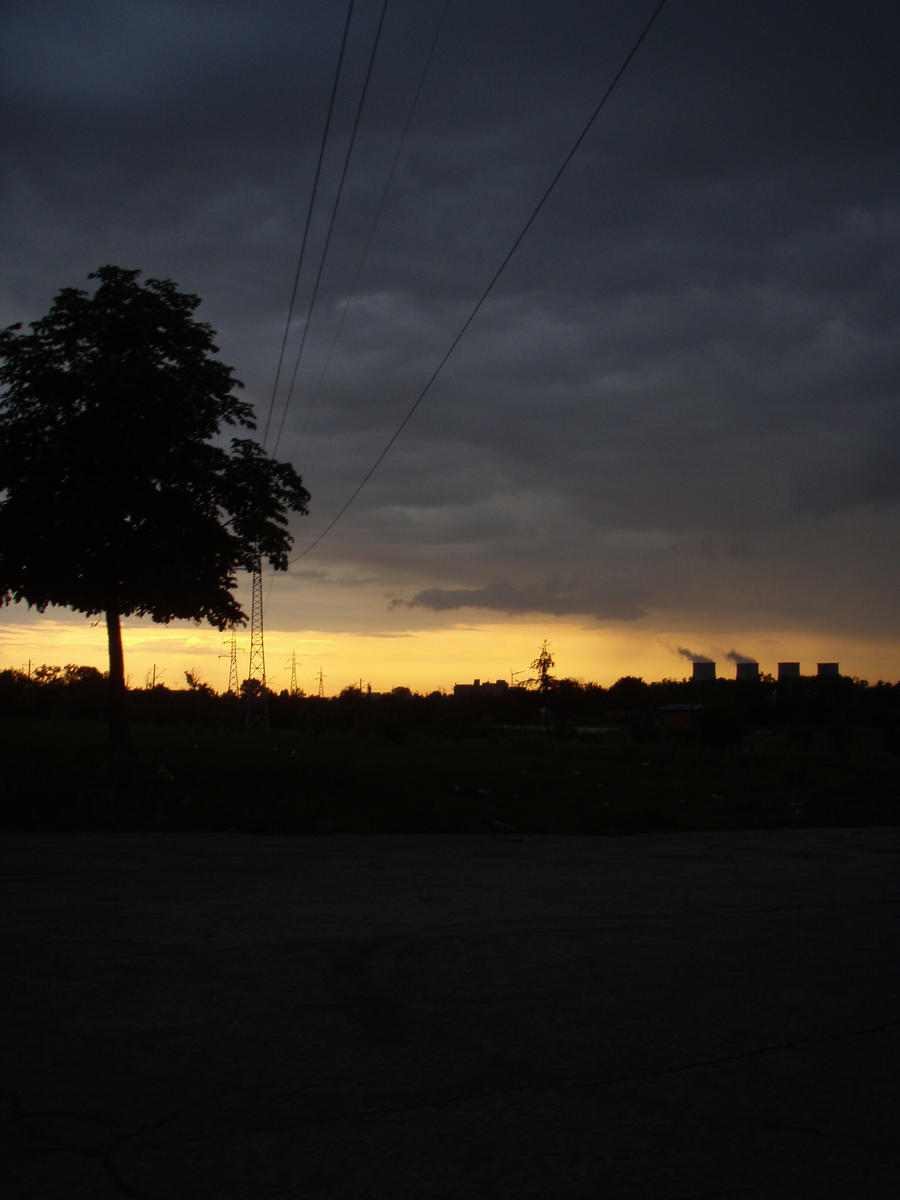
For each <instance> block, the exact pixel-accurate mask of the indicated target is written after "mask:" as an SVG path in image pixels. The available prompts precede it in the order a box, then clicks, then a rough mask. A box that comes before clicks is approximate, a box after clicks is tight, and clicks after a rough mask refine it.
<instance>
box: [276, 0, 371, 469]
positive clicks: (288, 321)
mask: <svg viewBox="0 0 900 1200" xmlns="http://www.w3.org/2000/svg"><path fill="white" fill-rule="evenodd" d="M354 3H355V0H350V3H349V5H348V6H347V18H346V20H345V21H344V34H343V37H342V38H341V50H340V53H339V55H338V62H337V68H336V69H335V72H334V82H333V83H332V85H331V99H330V101H329V103H328V116H327V117H326V118H325V128H324V130H323V131H322V141H321V144H320V145H319V158H318V161H317V163H316V174H315V178H314V179H313V186H312V191H311V193H310V197H309V208H308V209H307V211H306V223H305V225H304V227H303V240H302V242H301V243H300V255H299V257H298V259H297V270H296V271H295V272H294V286H293V288H292V289H291V300H290V303H289V304H288V312H287V319H286V320H285V323H284V335H283V336H282V339H281V350H280V351H279V354H278V366H277V367H276V369H275V382H274V383H273V384H272V397H271V399H270V400H269V411H268V414H267V416H266V426H265V431H264V433H263V446H265V444H266V442H267V441H268V440H269V425H270V424H271V422H272V413H273V411H274V408H275V397H276V395H277V393H278V383H279V380H280V379H281V367H282V365H283V363H284V352H285V348H286V346H287V340H288V335H289V333H290V330H291V318H292V317H293V315H294V304H295V302H296V300H297V288H298V286H299V284H300V272H301V270H302V268H303V258H304V255H305V254H306V243H307V241H308V239H309V227H310V223H311V222H312V214H313V208H314V207H315V203H316V193H317V192H318V188H319V178H320V176H321V174H322V162H323V160H324V158H325V146H326V145H327V143H328V132H329V130H330V128H331V118H332V115H333V114H334V102H335V98H336V97H337V89H338V80H339V79H340V77H341V67H342V65H343V62H344V51H345V50H346V48H347V35H348V34H349V32H350V19H351V17H352V16H353V5H354Z"/></svg>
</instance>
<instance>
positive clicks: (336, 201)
mask: <svg viewBox="0 0 900 1200" xmlns="http://www.w3.org/2000/svg"><path fill="white" fill-rule="evenodd" d="M387 6H388V0H384V2H383V4H382V6H381V16H380V17H379V19H378V28H377V29H376V30H375V39H374V41H373V42H372V51H371V53H370V55H369V65H368V67H367V68H366V77H365V80H364V81H363V87H362V92H361V93H360V97H359V103H358V104H357V106H356V117H355V118H354V121H353V129H352V130H351V133H350V141H349V142H348V144H347V153H346V154H345V155H344V166H343V169H342V171H341V178H340V181H339V183H338V189H337V193H336V195H335V198H334V203H333V204H332V206H331V218H330V220H329V222H328V232H327V233H326V235H325V243H324V245H323V247H322V254H321V257H320V258H319V267H318V270H317V271H316V281H315V284H314V285H313V291H312V296H311V298H310V301H309V308H308V310H307V313H306V320H305V322H304V323H303V334H302V336H301V338H300V346H299V348H298V350H297V357H296V358H295V360H294V370H293V372H292V373H291V382H290V385H289V387H288V390H287V395H286V396H285V398H284V408H283V409H282V410H281V421H280V422H279V425H278V435H277V437H276V438H275V445H274V446H273V447H272V454H273V455H274V454H275V453H276V452H277V450H278V445H279V443H280V442H281V435H282V433H283V432H284V421H285V418H286V417H287V414H288V409H289V408H290V404H291V397H292V396H293V394H294V385H295V383H296V382H297V372H298V370H299V368H300V359H301V358H302V357H303V349H304V347H305V346H306V335H307V334H308V333H309V326H310V323H311V321H312V315H313V310H314V308H315V306H316V299H317V297H318V295H319V284H320V283H321V282H322V273H323V271H324V270H325V260H326V258H327V257H328V248H329V246H330V245H331V235H332V233H333V232H334V223H335V220H336V219H337V213H338V208H339V207H340V203H341V196H342V195H343V192H344V183H345V182H346V179H347V171H348V170H349V168H350V159H351V157H352V155H353V147H354V145H355V143H356V134H357V131H358V129H359V122H360V118H361V117H362V111H363V106H364V105H365V102H366V95H367V94H368V91H369V80H370V79H371V78H372V67H373V66H374V64H375V55H376V54H377V52H378V43H379V42H380V41H381V31H382V29H383V28H384V17H385V13H386V12H387Z"/></svg>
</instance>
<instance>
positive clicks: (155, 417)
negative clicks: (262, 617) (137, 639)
mask: <svg viewBox="0 0 900 1200" xmlns="http://www.w3.org/2000/svg"><path fill="white" fill-rule="evenodd" d="M139 275H140V272H139V271H134V270H125V269H123V268H121V267H114V266H106V267H101V268H100V269H99V270H98V271H96V272H94V273H93V274H91V275H90V276H89V278H90V279H92V280H96V281H97V285H96V288H95V290H94V292H93V294H89V293H88V292H86V291H82V290H80V289H78V288H64V289H63V290H62V291H61V292H60V293H59V294H58V295H57V297H56V298H55V300H54V302H53V304H52V306H51V308H50V311H49V312H48V313H47V315H46V316H45V317H42V318H41V319H40V320H38V321H33V322H32V323H31V325H30V332H27V333H26V332H21V325H12V326H9V327H8V328H7V329H5V330H3V331H2V332H0V385H2V387H3V391H2V393H0V602H2V603H6V604H8V603H11V602H12V601H20V600H21V601H25V602H26V603H28V604H29V605H32V606H34V607H35V608H37V609H38V610H39V611H43V610H44V609H45V608H46V607H47V606H48V605H60V606H63V607H67V608H72V609H75V610H76V611H78V612H83V613H85V614H88V615H91V614H94V613H101V612H103V613H105V614H106V618H107V629H108V633H109V647H110V681H111V685H113V686H118V687H119V688H120V690H121V691H122V692H123V693H124V673H123V666H122V661H121V659H122V655H121V634H120V625H119V619H120V617H123V616H130V615H133V614H139V615H148V616H150V617H152V618H153V620H155V621H161V622H168V621H170V620H172V619H173V618H179V617H180V618H191V619H193V620H197V621H203V620H205V621H208V622H210V624H212V625H214V626H216V627H217V628H219V629H225V628H227V627H229V626H233V625H235V624H243V623H244V622H245V621H246V614H245V613H244V611H243V609H242V608H241V606H240V604H239V602H238V600H237V598H236V597H235V595H234V592H235V589H236V587H237V573H238V572H239V571H251V570H252V569H253V568H254V566H255V565H256V563H257V562H259V561H260V560H265V561H267V562H268V563H269V564H270V565H271V566H272V567H273V568H274V569H276V570H285V569H286V568H287V565H288V554H289V551H290V548H291V545H292V538H291V535H290V532H289V530H288V514H289V513H290V512H291V511H293V512H299V513H305V512H306V505H307V502H308V500H309V494H308V493H307V491H306V489H305V488H304V487H303V483H302V480H301V479H300V477H299V476H298V475H297V473H296V472H295V471H294V469H293V467H292V466H290V464H288V463H280V462H276V461H275V460H274V459H271V458H269V457H268V456H267V455H266V454H265V452H264V450H263V449H262V448H261V447H260V446H259V445H258V444H257V443H256V442H254V441H252V440H251V439H249V438H246V437H232V438H231V439H230V442H227V441H225V439H223V438H222V437H221V436H220V435H221V433H222V431H223V427H225V428H229V427H230V428H232V429H236V428H237V429H249V430H252V429H254V428H255V422H254V419H253V410H252V408H251V407H250V405H249V404H247V403H245V402H244V401H242V400H240V399H239V398H238V396H237V395H236V393H237V391H238V389H240V388H241V386H242V385H241V383H240V381H239V380H237V379H236V378H235V376H234V371H233V369H232V368H231V367H229V366H226V365H225V364H224V363H222V362H221V361H219V360H218V359H217V358H216V357H215V355H216V354H217V352H218V348H217V346H216V345H215V344H214V341H213V338H214V334H213V331H212V329H211V328H210V326H209V325H206V324H203V323H202V322H199V321H197V320H195V319H194V312H195V311H196V309H197V307H198V306H199V304H200V300H199V297H197V296H193V295H190V294H187V293H184V292H180V291H179V290H178V288H177V287H176V286H175V284H174V283H172V282H171V281H170V280H159V279H148V280H146V282H143V283H142V282H140V280H139V278H138V277H139Z"/></svg>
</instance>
